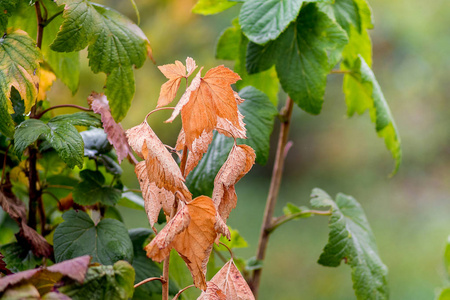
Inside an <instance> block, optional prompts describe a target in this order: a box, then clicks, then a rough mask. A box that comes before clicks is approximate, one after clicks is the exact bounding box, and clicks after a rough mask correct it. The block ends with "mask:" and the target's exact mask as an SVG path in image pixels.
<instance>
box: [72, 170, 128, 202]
mask: <svg viewBox="0 0 450 300" xmlns="http://www.w3.org/2000/svg"><path fill="white" fill-rule="evenodd" d="M80 177H81V179H82V181H81V182H80V183H79V184H78V185H77V186H75V188H74V190H73V200H74V201H75V202H76V203H78V204H81V205H93V204H95V203H97V202H100V203H102V204H105V205H114V204H116V203H117V202H118V201H119V200H120V198H121V195H122V193H121V191H120V190H118V189H116V188H114V187H111V186H109V185H104V184H105V177H104V176H103V174H102V173H101V172H99V171H92V170H83V171H81V172H80Z"/></svg>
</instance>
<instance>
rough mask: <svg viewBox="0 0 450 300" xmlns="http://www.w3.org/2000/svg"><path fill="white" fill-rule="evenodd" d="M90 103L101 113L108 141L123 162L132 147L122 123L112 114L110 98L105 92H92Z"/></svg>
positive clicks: (95, 110)
mask: <svg viewBox="0 0 450 300" xmlns="http://www.w3.org/2000/svg"><path fill="white" fill-rule="evenodd" d="M88 103H89V105H90V106H91V108H92V110H93V111H94V112H95V113H97V114H100V116H101V118H102V122H103V128H104V130H105V133H106V136H107V137H108V141H109V142H110V143H111V145H113V147H114V149H115V150H116V153H117V159H118V160H119V163H121V162H122V160H123V159H124V158H126V157H127V156H128V155H129V154H131V149H130V147H129V146H128V141H127V136H126V135H125V131H124V130H123V128H122V125H120V124H117V123H116V121H115V120H114V118H113V117H112V115H111V110H110V108H109V104H108V99H106V96H105V95H104V94H98V93H96V92H92V93H91V95H90V96H89V97H88Z"/></svg>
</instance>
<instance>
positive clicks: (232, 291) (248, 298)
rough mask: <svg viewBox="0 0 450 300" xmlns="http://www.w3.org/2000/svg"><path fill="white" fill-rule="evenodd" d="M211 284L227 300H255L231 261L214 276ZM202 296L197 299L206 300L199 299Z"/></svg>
mask: <svg viewBox="0 0 450 300" xmlns="http://www.w3.org/2000/svg"><path fill="white" fill-rule="evenodd" d="M211 282H213V283H215V284H216V285H217V287H218V288H219V289H220V290H221V291H222V292H223V293H225V295H226V299H227V300H253V299H255V297H254V296H253V293H252V291H251V290H250V287H249V286H248V284H247V282H246V281H245V279H244V277H242V275H241V273H240V272H239V270H238V268H237V267H236V265H235V264H234V261H233V260H232V259H231V260H230V261H228V262H227V263H226V264H225V265H224V266H223V267H222V269H220V270H219V272H217V273H216V275H214V277H213V278H212V279H211ZM202 295H203V293H202ZM202 295H201V296H200V298H199V299H208V298H201V297H202Z"/></svg>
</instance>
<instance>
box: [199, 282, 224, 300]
mask: <svg viewBox="0 0 450 300" xmlns="http://www.w3.org/2000/svg"><path fill="white" fill-rule="evenodd" d="M197 300H227V296H226V295H225V294H224V293H223V291H222V290H221V289H220V288H219V287H218V286H217V285H216V284H215V283H214V282H212V281H208V282H206V291H203V292H202V294H201V295H200V297H198V298H197Z"/></svg>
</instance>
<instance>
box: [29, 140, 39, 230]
mask: <svg viewBox="0 0 450 300" xmlns="http://www.w3.org/2000/svg"><path fill="white" fill-rule="evenodd" d="M28 152H29V153H30V156H29V158H28V186H29V187H28V196H29V198H30V200H29V202H28V226H30V227H31V228H33V229H36V208H37V202H38V199H39V191H38V190H37V182H38V174H37V169H36V162H37V149H35V148H33V147H28Z"/></svg>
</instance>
